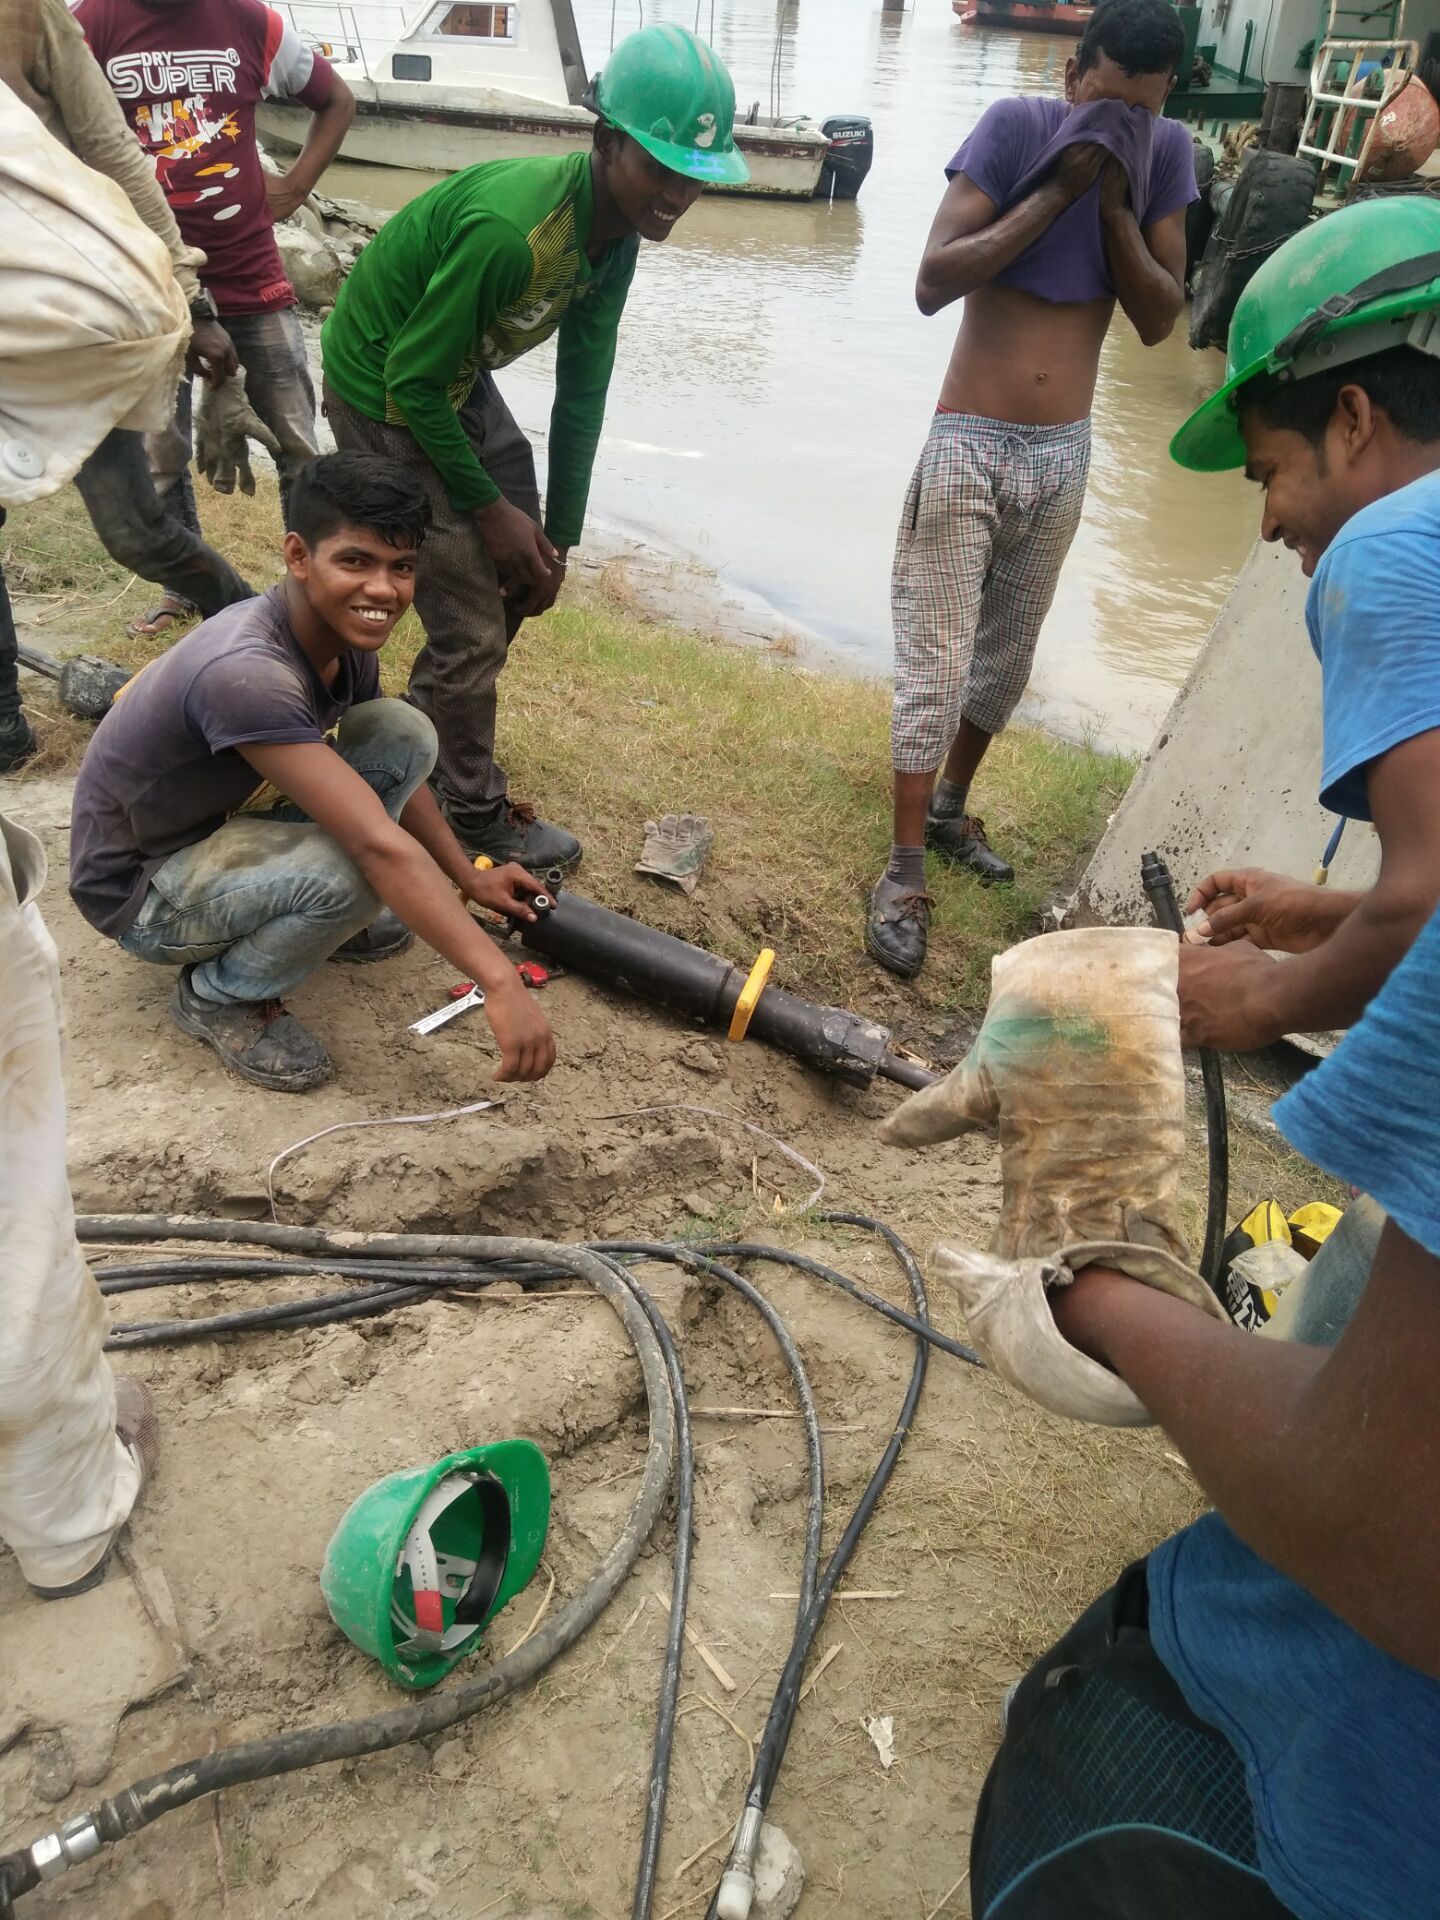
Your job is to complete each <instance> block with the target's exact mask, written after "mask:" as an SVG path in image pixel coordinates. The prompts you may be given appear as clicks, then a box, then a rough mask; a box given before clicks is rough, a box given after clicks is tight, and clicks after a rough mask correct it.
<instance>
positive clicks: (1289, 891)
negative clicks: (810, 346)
mask: <svg viewBox="0 0 1440 1920" xmlns="http://www.w3.org/2000/svg"><path fill="white" fill-rule="evenodd" d="M1173 451H1174V454H1175V457H1176V458H1177V459H1178V460H1180V461H1181V462H1182V464H1185V465H1188V466H1193V467H1196V468H1199V469H1202V470H1217V469H1220V468H1225V467H1236V466H1239V465H1240V464H1241V463H1242V462H1243V463H1244V465H1245V467H1246V470H1247V472H1248V473H1249V475H1250V477H1251V478H1252V479H1253V480H1255V481H1257V482H1258V483H1259V484H1260V485H1261V486H1262V487H1263V488H1264V489H1265V496H1266V500H1265V508H1264V517H1263V522H1262V531H1263V533H1264V536H1265V538H1266V539H1269V540H1283V541H1284V543H1285V544H1286V545H1287V546H1288V547H1290V548H1291V549H1292V550H1294V551H1295V552H1296V553H1297V554H1298V555H1299V556H1300V561H1301V565H1302V567H1303V569H1304V571H1305V573H1306V574H1307V575H1309V576H1310V577H1311V579H1312V581H1313V585H1312V587H1311V589H1310V596H1309V604H1308V606H1307V612H1306V618H1307V622H1308V625H1309V628H1310V636H1311V640H1312V642H1313V644H1314V646H1315V649H1316V652H1317V653H1318V654H1319V657H1320V663H1321V669H1322V675H1323V687H1324V765H1323V771H1322V775H1321V782H1322V791H1321V797H1322V800H1323V801H1324V802H1325V804H1326V805H1328V806H1331V807H1333V808H1335V809H1336V810H1337V811H1340V812H1343V813H1345V814H1347V815H1349V816H1350V817H1352V818H1355V819H1361V820H1373V822H1374V824H1375V827H1376V829H1377V831H1378V833H1379V836H1380V840H1381V846H1382V863H1381V872H1380V878H1379V880H1378V881H1377V883H1376V885H1375V887H1374V888H1373V889H1372V890H1371V892H1370V893H1368V894H1364V895H1350V896H1331V895H1329V894H1323V893H1321V892H1320V891H1319V890H1318V889H1306V888H1302V887H1301V886H1300V885H1299V883H1297V882H1293V881H1285V880H1282V879H1279V878H1278V877H1276V876H1273V875H1256V874H1253V873H1248V872H1247V873H1237V874H1219V875H1212V876H1211V877H1210V879H1209V880H1208V881H1207V882H1205V883H1204V884H1203V886H1202V888H1201V889H1200V898H1199V900H1198V901H1197V903H1196V904H1205V905H1207V907H1208V909H1209V913H1210V923H1211V928H1212V932H1213V933H1214V936H1215V937H1216V938H1217V939H1218V940H1220V941H1221V942H1222V944H1220V945H1218V946H1216V947H1213V948H1204V947H1197V948H1186V949H1184V952H1183V958H1182V966H1181V983H1180V992H1181V1015H1182V1022H1183V1023H1184V1025H1185V1028H1186V1031H1187V1033H1188V1034H1189V1035H1190V1037H1192V1038H1199V1037H1205V1038H1208V1039H1211V1040H1212V1041H1213V1042H1215V1043H1216V1044H1220V1045H1225V1046H1230V1045H1254V1044H1258V1043H1259V1042H1260V1041H1262V1040H1264V1039H1268V1038H1271V1037H1274V1035H1275V1034H1278V1033H1280V1032H1283V1031H1287V1030H1289V1029H1291V1028H1295V1027H1300V1028H1303V1027H1307V1026H1331V1025H1335V1024H1345V1025H1349V1024H1350V1023H1351V1022H1352V1021H1353V1022H1355V1023H1356V1024H1355V1025H1354V1027H1353V1030H1352V1031H1351V1032H1349V1033H1347V1035H1346V1036H1345V1038H1344V1040H1343V1041H1342V1042H1341V1044H1340V1046H1339V1048H1338V1049H1337V1050H1336V1051H1335V1053H1334V1054H1333V1055H1332V1056H1331V1057H1330V1058H1329V1059H1328V1060H1327V1061H1325V1062H1324V1064H1323V1065H1322V1066H1321V1067H1319V1068H1318V1069H1317V1070H1316V1071H1315V1072H1314V1073H1313V1074H1311V1075H1309V1076H1307V1078H1306V1079H1304V1080H1303V1081H1302V1082H1301V1083H1300V1085H1299V1086H1297V1087H1296V1088H1294V1089H1293V1090H1292V1091H1291V1092H1290V1093H1289V1094H1287V1095H1286V1097H1285V1098H1284V1099H1283V1100H1282V1101H1280V1102H1279V1103H1278V1105H1277V1106H1276V1108H1275V1120H1276V1124H1277V1126H1278V1127H1279V1128H1280V1130H1281V1132H1282V1133H1283V1134H1284V1136H1285V1137H1286V1139H1288V1140H1289V1142H1290V1143H1291V1145H1292V1146H1294V1147H1295V1148H1296V1149H1297V1150H1298V1151H1299V1152H1300V1153H1302V1154H1304V1155H1305V1156H1306V1157H1307V1158H1308V1159H1310V1160H1312V1161H1314V1162H1315V1164H1316V1165H1318V1166H1320V1167H1322V1168H1324V1169H1325V1170H1326V1171H1327V1172H1329V1173H1331V1174H1333V1175H1334V1176H1335V1177H1336V1178H1338V1179H1341V1180H1343V1181H1345V1182H1347V1183H1348V1184H1350V1185H1351V1186H1352V1187H1353V1188H1355V1189H1357V1190H1359V1191H1362V1192H1364V1193H1366V1194H1368V1195H1370V1196H1373V1202H1374V1203H1375V1206H1374V1210H1375V1212H1376V1214H1377V1216H1378V1218H1379V1219H1380V1221H1381V1223H1382V1231H1381V1232H1380V1234H1379V1236H1378V1240H1377V1243H1376V1248H1375V1252H1374V1257H1373V1264H1371V1265H1370V1268H1369V1273H1368V1279H1366V1280H1365V1281H1364V1283H1363V1287H1362V1288H1361V1290H1360V1291H1361V1297H1360V1298H1359V1301H1358V1305H1354V1306H1353V1317H1351V1314H1350V1312H1349V1310H1348V1309H1349V1305H1350V1304H1352V1303H1347V1312H1346V1313H1345V1314H1343V1315H1341V1316H1340V1322H1339V1330H1338V1337H1337V1332H1336V1331H1335V1330H1333V1329H1332V1330H1331V1331H1329V1332H1328V1334H1322V1333H1320V1332H1319V1331H1315V1332H1312V1333H1309V1334H1307V1335H1305V1336H1304V1337H1297V1338H1295V1339H1292V1340H1288V1341H1287V1340H1271V1339H1257V1338H1255V1336H1254V1335H1253V1334H1251V1333H1249V1332H1246V1331H1244V1330H1242V1329H1240V1328H1238V1327H1233V1326H1222V1325H1220V1324H1219V1323H1218V1322H1217V1321H1215V1320H1212V1319H1211V1318H1209V1317H1208V1316H1207V1315H1206V1314H1204V1313H1201V1312H1198V1311H1197V1310H1196V1309H1195V1308H1194V1307H1192V1306H1190V1305H1189V1304H1188V1303H1185V1302H1180V1301H1175V1300H1172V1299H1169V1298H1167V1297H1165V1296H1163V1295H1161V1294H1159V1293H1157V1292H1156V1291H1154V1290H1152V1289H1151V1288H1148V1287H1145V1286H1143V1285H1137V1284H1136V1283H1135V1281H1134V1280H1132V1279H1129V1278H1127V1277H1126V1276H1125V1275H1123V1274H1120V1273H1116V1272H1113V1271H1110V1270H1107V1269H1103V1268H1097V1267H1090V1268H1087V1269H1086V1270H1085V1271H1084V1272H1083V1273H1082V1274H1081V1275H1080V1276H1079V1278H1078V1279H1077V1280H1076V1281H1075V1282H1074V1284H1073V1285H1071V1286H1068V1287H1066V1288H1065V1289H1064V1290H1063V1291H1056V1292H1053V1293H1052V1294H1051V1295H1050V1301H1051V1308H1052V1311H1053V1314H1054V1318H1055V1324H1056V1326H1057V1327H1058V1329H1059V1331H1060V1333H1061V1334H1062V1335H1063V1336H1064V1337H1065V1338H1066V1339H1067V1340H1068V1341H1070V1342H1071V1344H1072V1345H1074V1346H1075V1347H1077V1348H1079V1349H1080V1351H1081V1352H1083V1353H1085V1354H1087V1355H1089V1357H1090V1358H1092V1359H1094V1360H1097V1361H1099V1362H1100V1363H1101V1364H1102V1365H1104V1366H1106V1367H1108V1368H1110V1369H1111V1370H1112V1371H1113V1372H1115V1373H1116V1374H1118V1375H1119V1376H1120V1378H1121V1379H1122V1380H1124V1381H1125V1382H1126V1384H1127V1385H1128V1386H1129V1387H1130V1388H1131V1389H1132V1390H1133V1391H1134V1393H1135V1394H1136V1395H1137V1396H1138V1397H1139V1398H1140V1400H1141V1401H1142V1402H1143V1404H1144V1405H1145V1407H1146V1409H1147V1410H1148V1412H1149V1413H1150V1414H1151V1415H1152V1417H1153V1418H1154V1419H1155V1420H1156V1421H1157V1422H1159V1424H1160V1425H1161V1426H1162V1427H1163V1428H1164V1429H1165V1432H1166V1434H1167V1436H1168V1437H1169V1438H1170V1439H1171V1440H1172V1441H1173V1442H1174V1444H1175V1445H1176V1446H1177V1447H1178V1448H1179V1450H1180V1452H1181V1453H1183V1455H1184V1456H1185V1460H1186V1462H1187V1464H1188V1465H1189V1467H1190V1468H1191V1470H1192V1471H1193V1473H1194V1475H1195V1478H1196V1480H1197V1481H1198V1482H1199V1483H1200V1485H1201V1487H1202V1488H1203V1489H1204V1491H1205V1493H1206V1494H1207V1495H1208V1496H1209V1497H1210V1499H1211V1500H1213V1502H1214V1508H1215V1510H1214V1511H1213V1512H1211V1513H1208V1514H1206V1515H1205V1517H1204V1518H1203V1519H1201V1520H1199V1521H1198V1522H1196V1524H1195V1525H1193V1526H1191V1527H1187V1528H1186V1529H1185V1530H1184V1531H1183V1532H1181V1533H1179V1534H1177V1535H1175V1536H1174V1537H1173V1538H1172V1539H1169V1540H1166V1541H1164V1542H1163V1543H1162V1544H1161V1545H1160V1546H1159V1547H1157V1548H1156V1549H1155V1550H1154V1551H1153V1552H1152V1553H1151V1554H1149V1555H1148V1557H1147V1558H1146V1559H1144V1560H1141V1561H1137V1562H1136V1563H1135V1564H1134V1565H1133V1566H1131V1567H1129V1568H1127V1569H1126V1571H1125V1572H1124V1573H1123V1574H1122V1575H1121V1577H1120V1579H1119V1581H1118V1582H1117V1583H1116V1585H1115V1587H1114V1588H1112V1589H1111V1591H1110V1592H1109V1593H1107V1594H1105V1595H1103V1596H1102V1597H1101V1598H1100V1599H1099V1600H1097V1601H1096V1602H1095V1603H1094V1605H1093V1606H1092V1607H1091V1608H1090V1609H1089V1610H1088V1611H1087V1612H1086V1613H1085V1614H1084V1615H1082V1616H1081V1618H1080V1620H1078V1621H1077V1622H1076V1623H1075V1625H1074V1626H1073V1627H1072V1628H1071V1629H1070V1630H1069V1632H1068V1633H1067V1634H1066V1635H1065V1636H1064V1637H1063V1638H1062V1639H1061V1640H1060V1641H1059V1642H1058V1643H1057V1645H1056V1646H1055V1647H1053V1648H1052V1649H1051V1650H1050V1652H1049V1653H1048V1654H1046V1655H1045V1656H1043V1657H1042V1659H1041V1660H1040V1661H1039V1662H1038V1663H1037V1664H1036V1665H1035V1666H1034V1667H1033V1668H1032V1669H1031V1671H1030V1672H1029V1674H1027V1675H1026V1676H1025V1678H1024V1679H1023V1680H1022V1681H1021V1682H1020V1683H1019V1686H1018V1689H1017V1690H1016V1691H1015V1693H1014V1698H1013V1702H1012V1704H1011V1707H1010V1711H1009V1714H1008V1719H1007V1724H1006V1730H1005V1738H1004V1741H1003V1743H1002V1746H1001V1749H1000V1753H999V1755H998V1756H997V1758H996V1761H995V1764H994V1766H993V1767H992V1769H991V1773H990V1777H989V1780H988V1781H987V1783H986V1786H985V1790H984V1794H983V1796H982V1799H981V1803H980V1808H979V1811H978V1814H977V1817H976V1823H975V1836H974V1841H973V1850H972V1855H971V1885H972V1889H973V1896H974V1899H973V1905H974V1912H975V1915H976V1920H1040V1916H1044V1917H1045V1920H1049V1917H1050V1916H1051V1915H1055V1914H1061V1913H1063V1914H1064V1915H1065V1916H1066V1920H1102V1916H1103V1920H1117V1917H1118V1916H1121V1915H1130V1916H1140V1915H1143V1916H1145V1920H1202V1916H1203V1917H1204V1920H1209V1916H1211V1915H1220V1914H1223V1915H1224V1916H1225V1917H1226V1920H1284V1917H1285V1916H1287V1915H1288V1916H1292V1917H1293V1920H1415V1916H1417V1915H1419V1914H1422V1913H1432V1912H1434V1911H1435V1907H1436V1895H1435V1889H1436V1887H1437V1886H1440V1828H1437V1826H1436V1823H1435V1820H1434V1817H1433V1807H1432V1805H1431V1800H1432V1797H1433V1792H1432V1790H1433V1782H1434V1778H1435V1771H1436V1767H1437V1764H1440V1629H1437V1623H1436V1612H1435V1591H1436V1585H1437V1582H1440V1522H1437V1520H1436V1516H1435V1503H1434V1500H1433V1498H1432V1497H1431V1484H1430V1483H1431V1481H1432V1480H1433V1476H1434V1470H1435V1467H1436V1465H1437V1463H1440V1398H1437V1396H1436V1393H1435V1379H1436V1373H1437V1369H1440V1153H1437V1131H1440V908H1437V905H1436V902H1437V899H1440V800H1437V797H1436V796H1437V793H1440V206H1436V205H1435V204H1434V203H1433V202H1431V201H1428V200H1422V199H1419V198H1405V199H1394V200H1389V201H1370V202H1365V203H1362V204H1360V205H1357V206H1354V207H1350V208H1347V209H1344V210H1342V211H1340V212H1338V213H1335V214H1332V215H1330V216H1328V217H1327V218H1325V219H1323V220H1321V221H1320V222H1318V223H1317V224H1316V225H1314V226H1312V227H1310V228H1308V229H1306V230H1305V231H1304V232H1303V233H1301V234H1299V235H1297V236H1296V237H1294V238H1293V239H1291V240H1290V241H1288V242H1287V243H1286V244H1285V246H1284V247H1282V248H1281V249H1280V250H1279V251H1278V252H1277V253H1276V254H1275V255H1274V257H1273V258H1272V259H1271V260H1270V261H1269V262H1267V263H1266V265H1265V266H1264V267H1262V268H1261V270H1260V272H1259V273H1257V275H1256V276H1255V278H1254V280H1253V281H1252V282H1251V283H1250V286H1249V288H1248V289H1247V290H1246V292H1245V293H1244V294H1243V295H1242V296H1241V299H1240V302H1239V304H1238V306H1237V308H1236V312H1235V317H1234V320H1233V322H1232V324H1231V330H1230V341H1229V365H1228V367H1227V379H1226V383H1225V385H1224V387H1223V388H1222V389H1221V391H1220V392H1219V393H1218V394H1217V395H1215V397H1214V398H1213V399H1212V400H1211V401H1209V402H1208V403H1207V404H1206V405H1205V406H1204V407H1202V408H1201V409H1200V410H1199V411H1198V412H1197V413H1196V414H1195V415H1194V416H1193V417H1192V418H1191V419H1190V420H1189V421H1187V422H1186V424H1185V425H1184V426H1183V427H1182V428H1181V430H1180V432H1179V433H1178V434H1177V435H1176V437H1175V441H1174V443H1173ZM1247 936H1248V937H1247ZM1252 943H1253V944H1252ZM1272 946H1273V947H1285V948H1289V949H1291V950H1292V951H1293V952H1294V953H1295V957H1294V958H1292V959H1290V960H1287V961H1286V962H1285V963H1284V964H1283V965H1278V964H1276V963H1275V962H1274V961H1272V960H1270V959H1269V958H1267V957H1266V955H1265V954H1264V953H1263V952H1262V951H1261V949H1262V948H1264V947H1272ZM1382 1210H1383V1211H1382ZM1342 1231H1343V1229H1342ZM1339 1239H1340V1234H1336V1235H1332V1237H1331V1239H1330V1240H1329V1241H1327V1243H1326V1245H1325V1246H1324V1247H1323V1248H1322V1249H1321V1251H1320V1253H1319V1254H1318V1255H1317V1256H1316V1259H1315V1261H1314V1262H1313V1263H1312V1266H1311V1270H1310V1273H1309V1275H1308V1277H1307V1279H1306V1282H1305V1287H1306V1292H1307V1293H1312V1292H1314V1291H1315V1290H1316V1289H1317V1288H1319V1289H1325V1290H1328V1289H1329V1288H1330V1284H1331V1279H1332V1275H1331V1274H1330V1273H1329V1272H1328V1271H1326V1268H1327V1265H1328V1264H1329V1256H1330V1254H1331V1249H1332V1248H1333V1247H1334V1246H1335V1244H1336V1242H1337V1241H1338V1240H1339Z"/></svg>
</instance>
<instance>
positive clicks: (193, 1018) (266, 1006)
mask: <svg viewBox="0 0 1440 1920" xmlns="http://www.w3.org/2000/svg"><path fill="white" fill-rule="evenodd" d="M193 971H194V969H193V968H192V967H182V968H181V970H180V977H179V979H178V980H177V981H176V982H175V991H174V993H173V994H172V995H171V996H170V1018H171V1019H172V1020H173V1021H174V1022H175V1024H176V1026H177V1027H179V1029H180V1031H181V1032H182V1033H191V1034H194V1036H195V1038H196V1039H197V1040H203V1041H204V1042H205V1044H206V1046H207V1047H211V1048H213V1050H214V1051H215V1052H216V1053H218V1054H219V1056H220V1058H221V1060H222V1061H223V1062H224V1063H225V1065H226V1066H227V1067H228V1068H229V1069H230V1071H231V1072H232V1073H238V1074H239V1075H240V1077H241V1079H243V1080H253V1081H254V1082H255V1084H256V1086H259V1087H270V1088H272V1089H273V1090H274V1091H275V1092H276V1093H305V1092H306V1091H307V1090H308V1089H309V1088H311V1087H318V1086H319V1085H320V1083H321V1081H322V1080H328V1079H329V1078H330V1075H331V1073H332V1072H333V1071H334V1069H333V1067H332V1065H331V1061H330V1056H329V1054H328V1053H327V1052H326V1051H325V1049H324V1047H322V1046H321V1044H320V1042H319V1041H318V1040H317V1039H316V1038H315V1036H314V1034H313V1033H311V1032H310V1030H309V1029H308V1028H307V1027H302V1026H301V1024H300V1022H299V1021H298V1020H297V1019H296V1018H295V1016H294V1014H293V1013H291V1012H289V1011H288V1010H287V1008H286V1006H285V1003H284V1001H283V1000H247V1001H229V1002H217V1001H214V1000H202V999H201V998H200V995H199V994H198V993H196V991H195V989H194V988H193V987H192V986H191V984H190V975H191V974H192V972H193Z"/></svg>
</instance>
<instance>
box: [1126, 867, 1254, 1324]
mask: <svg viewBox="0 0 1440 1920" xmlns="http://www.w3.org/2000/svg"><path fill="white" fill-rule="evenodd" d="M1140 884H1141V886H1142V887H1144V889H1145V891H1146V893H1148V894H1149V896H1150V907H1151V911H1152V912H1153V913H1154V915H1155V920H1156V924H1157V925H1159V926H1162V927H1164V928H1165V929H1166V931H1167V932H1169V933H1173V934H1175V935H1177V936H1178V937H1181V938H1183V937H1184V933H1185V922H1184V920H1183V919H1182V918H1181V914H1180V902H1179V901H1178V900H1177V899H1176V897H1175V883H1174V881H1173V880H1172V879H1171V878H1170V869H1169V868H1168V867H1167V866H1166V864H1165V862H1164V861H1163V860H1162V859H1161V858H1160V856H1159V854H1158V853H1146V854H1142V856H1141V859H1140ZM1198 1052H1199V1055H1200V1079H1201V1083H1202V1084H1203V1086H1204V1089H1205V1141H1206V1147H1207V1149H1208V1153H1209V1180H1208V1182H1207V1187H1208V1191H1207V1193H1206V1197H1205V1245H1204V1248H1203V1249H1202V1251H1201V1254H1200V1272H1201V1275H1202V1276H1203V1278H1204V1279H1205V1280H1206V1281H1207V1282H1208V1283H1209V1285H1210V1287H1211V1290H1212V1291H1213V1292H1214V1294H1215V1296H1216V1298H1217V1299H1218V1300H1219V1302H1220V1304H1221V1306H1222V1307H1224V1309H1225V1311H1226V1312H1227V1313H1231V1312H1232V1308H1231V1304H1230V1302H1229V1300H1228V1299H1227V1298H1226V1294H1225V1284H1224V1279H1223V1277H1222V1274H1221V1263H1222V1255H1223V1250H1224V1246H1225V1235H1226V1232H1227V1221H1228V1216H1229V1211H1230V1117H1229V1114H1228V1113H1227V1111H1226V1108H1225V1072H1224V1069H1223V1067H1222V1066H1221V1064H1220V1056H1219V1054H1218V1053H1216V1051H1215V1049H1214V1048H1213V1047H1200V1048H1199V1049H1198Z"/></svg>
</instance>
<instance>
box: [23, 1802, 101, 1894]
mask: <svg viewBox="0 0 1440 1920" xmlns="http://www.w3.org/2000/svg"><path fill="white" fill-rule="evenodd" d="M104 1844H105V1842H104V1841H103V1840H102V1839H101V1837H100V1829H99V1827H98V1826H97V1825H96V1822H95V1816H94V1814H93V1813H77V1814H76V1815H75V1817H74V1818H73V1819H72V1820H67V1821H66V1822H65V1824H64V1826H63V1827H60V1828H59V1829H58V1830H57V1831H56V1832H54V1833H47V1834H45V1835H44V1836H43V1837H42V1838H41V1839H39V1840H36V1841H34V1842H33V1843H32V1845H31V1848H30V1858H31V1859H32V1860H33V1861H34V1863H35V1871H36V1872H37V1873H38V1874H39V1876H40V1878H41V1879H42V1880H56V1879H58V1878H59V1877H60V1875H61V1874H62V1873H64V1872H66V1871H67V1870H68V1869H69V1868H70V1867H78V1866H79V1865H80V1863H81V1861H82V1860H93V1859H94V1858H95V1856H96V1854H97V1853H99V1851H100V1849H101V1847H103V1846H104Z"/></svg>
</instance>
